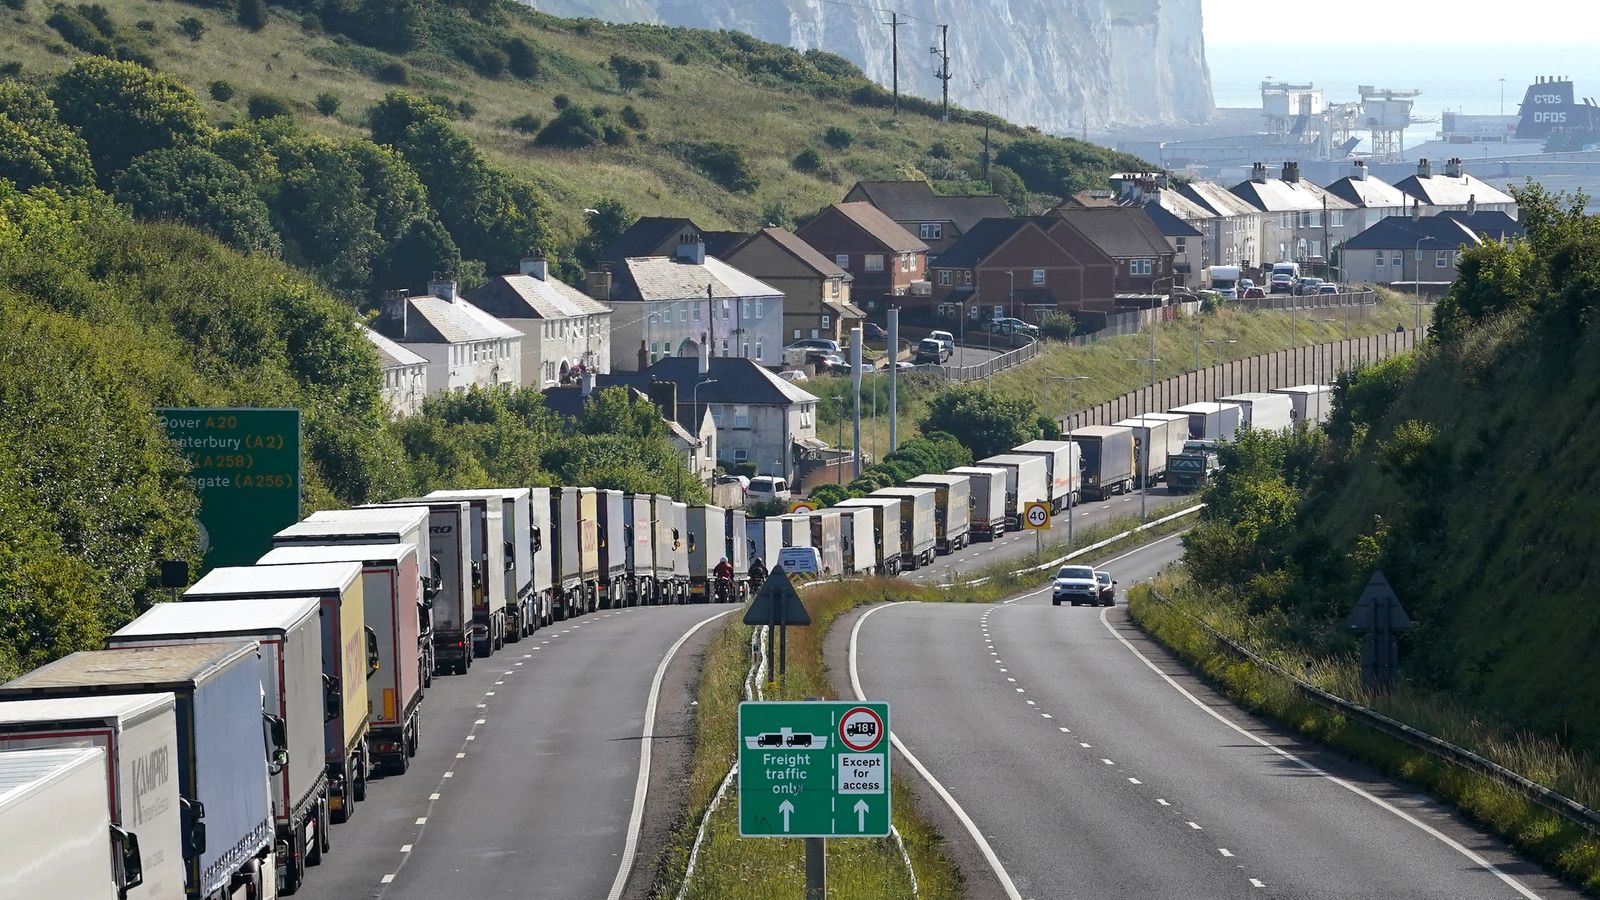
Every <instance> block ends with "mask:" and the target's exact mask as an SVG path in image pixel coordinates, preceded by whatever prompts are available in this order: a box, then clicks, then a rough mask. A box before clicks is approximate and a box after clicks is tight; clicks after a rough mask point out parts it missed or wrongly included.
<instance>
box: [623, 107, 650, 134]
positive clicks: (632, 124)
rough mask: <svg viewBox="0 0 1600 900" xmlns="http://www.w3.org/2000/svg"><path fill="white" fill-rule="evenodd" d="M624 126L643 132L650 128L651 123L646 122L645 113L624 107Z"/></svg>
mask: <svg viewBox="0 0 1600 900" xmlns="http://www.w3.org/2000/svg"><path fill="white" fill-rule="evenodd" d="M622 124H624V125H626V126H628V127H629V128H632V129H633V130H635V131H643V130H645V129H646V128H649V127H650V125H649V123H648V122H647V121H645V117H644V113H642V112H639V111H638V110H637V109H634V108H633V107H632V106H624V107H623V108H622Z"/></svg>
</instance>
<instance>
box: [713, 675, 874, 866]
mask: <svg viewBox="0 0 1600 900" xmlns="http://www.w3.org/2000/svg"><path fill="white" fill-rule="evenodd" d="M739 834H740V836H742V837H804V838H849V837H886V836H887V835H888V834H889V704H887V703H881V702H870V701H869V702H864V703H845V702H838V701H828V700H808V701H772V702H753V703H741V704H739Z"/></svg>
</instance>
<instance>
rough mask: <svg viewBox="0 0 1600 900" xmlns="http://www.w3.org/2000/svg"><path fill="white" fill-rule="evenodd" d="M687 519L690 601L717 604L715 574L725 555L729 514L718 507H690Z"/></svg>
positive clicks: (726, 551)
mask: <svg viewBox="0 0 1600 900" xmlns="http://www.w3.org/2000/svg"><path fill="white" fill-rule="evenodd" d="M688 515H689V531H688V534H689V537H688V542H689V599H690V600H691V601H692V602H695V603H716V602H718V600H719V598H718V597H717V596H716V584H715V582H716V577H715V575H714V572H715V570H716V568H717V564H718V563H720V562H722V560H723V558H725V557H727V555H728V511H727V510H725V509H723V508H722V507H720V506H691V507H689V509H688ZM727 599H729V600H731V599H733V598H732V596H729V597H728V598H727Z"/></svg>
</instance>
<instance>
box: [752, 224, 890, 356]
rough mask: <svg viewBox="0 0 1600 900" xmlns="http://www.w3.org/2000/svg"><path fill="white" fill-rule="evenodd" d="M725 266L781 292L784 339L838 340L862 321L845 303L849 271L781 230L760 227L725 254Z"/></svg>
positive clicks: (793, 235) (852, 307)
mask: <svg viewBox="0 0 1600 900" xmlns="http://www.w3.org/2000/svg"><path fill="white" fill-rule="evenodd" d="M727 261H728V264H729V265H731V266H733V267H734V268H736V269H738V270H739V271H741V272H744V273H745V274H747V275H750V276H752V277H754V278H757V279H760V280H761V281H762V282H763V283H765V284H770V285H772V286H773V287H774V288H776V289H778V290H779V291H782V292H783V339H784V340H785V341H796V340H799V339H801V338H828V339H830V340H835V341H839V340H843V335H845V334H847V333H848V332H849V331H850V329H851V328H854V327H856V326H857V325H859V324H861V322H862V321H864V320H865V319H866V313H864V312H862V311H861V310H860V309H858V308H857V307H856V306H854V305H853V304H851V302H850V283H851V281H852V280H853V279H852V278H851V276H850V273H849V272H846V271H845V270H843V269H841V268H839V266H838V264H836V263H835V262H834V261H833V260H831V259H828V258H827V257H826V256H823V255H822V254H821V253H818V252H817V251H816V250H815V249H814V248H813V247H812V246H811V245H810V244H807V243H806V242H805V241H802V240H800V238H799V237H798V236H797V235H795V233H794V232H792V231H789V230H788V229H786V228H778V227H769V228H763V229H761V230H760V231H758V232H756V233H755V234H753V235H751V236H750V237H748V238H746V239H745V240H744V242H743V243H741V244H739V245H738V246H737V247H735V248H734V249H733V250H732V251H730V252H729V254H728V260H727Z"/></svg>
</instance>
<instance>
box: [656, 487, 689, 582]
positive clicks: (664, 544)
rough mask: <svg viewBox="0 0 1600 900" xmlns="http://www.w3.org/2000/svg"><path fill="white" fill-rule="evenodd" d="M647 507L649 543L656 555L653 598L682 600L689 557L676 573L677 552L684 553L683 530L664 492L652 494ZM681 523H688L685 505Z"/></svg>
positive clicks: (674, 506) (675, 505) (686, 549)
mask: <svg viewBox="0 0 1600 900" xmlns="http://www.w3.org/2000/svg"><path fill="white" fill-rule="evenodd" d="M650 510H651V513H650V515H651V516H652V521H653V522H654V523H655V525H654V528H655V533H656V537H655V541H654V542H653V546H652V547H651V551H652V552H653V553H654V554H655V559H656V583H655V602H657V603H663V604H666V603H682V602H683V601H684V599H685V598H686V597H688V595H689V561H688V558H687V556H685V558H684V563H683V573H682V575H681V576H680V575H679V571H678V552H679V550H680V549H681V550H683V551H684V553H686V554H687V552H688V548H687V547H684V546H682V545H683V540H684V532H683V531H681V530H679V528H678V510H677V504H675V503H673V502H672V498H671V497H668V496H667V495H666V494H652V495H651V500H650ZM684 524H685V525H686V526H687V524H688V512H687V508H685V513H684Z"/></svg>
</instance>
